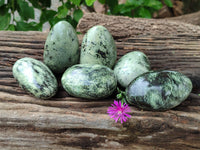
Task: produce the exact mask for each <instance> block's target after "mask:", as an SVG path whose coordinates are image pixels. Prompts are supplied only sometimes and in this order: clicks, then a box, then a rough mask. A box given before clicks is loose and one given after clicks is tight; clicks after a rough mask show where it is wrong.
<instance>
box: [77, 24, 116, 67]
mask: <svg viewBox="0 0 200 150" xmlns="http://www.w3.org/2000/svg"><path fill="white" fill-rule="evenodd" d="M116 59H117V51H116V45H115V41H114V39H113V37H112V35H111V34H110V33H109V31H108V30H107V29H106V28H105V27H103V26H100V25H97V26H94V27H92V28H90V29H89V30H88V32H87V33H86V34H85V36H84V38H83V41H82V45H81V55H80V63H81V64H100V65H105V66H107V67H109V68H112V67H113V66H114V64H115V61H116Z"/></svg>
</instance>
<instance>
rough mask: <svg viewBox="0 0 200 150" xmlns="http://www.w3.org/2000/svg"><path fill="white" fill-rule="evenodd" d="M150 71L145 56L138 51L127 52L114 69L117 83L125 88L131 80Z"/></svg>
mask: <svg viewBox="0 0 200 150" xmlns="http://www.w3.org/2000/svg"><path fill="white" fill-rule="evenodd" d="M149 70H150V62H149V60H148V58H147V56H146V55H145V54H144V53H143V52H140V51H133V52H129V53H127V54H126V55H124V56H122V57H121V58H120V59H119V60H118V61H117V63H116V65H115V67H114V73H115V75H116V77H117V81H118V83H119V84H120V85H121V86H122V87H124V88H126V87H127V86H128V85H129V84H130V82H131V81H132V80H134V79H135V78H136V77H138V76H139V75H141V74H143V73H146V72H148V71H149Z"/></svg>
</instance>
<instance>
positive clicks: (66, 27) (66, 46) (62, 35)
mask: <svg viewBox="0 0 200 150" xmlns="http://www.w3.org/2000/svg"><path fill="white" fill-rule="evenodd" d="M79 57H80V51H79V42H78V37H77V35H76V31H75V30H74V28H73V27H72V26H71V24H69V23H68V22H67V21H60V22H58V23H57V24H55V25H54V27H53V28H52V29H51V31H50V32H49V34H48V36H47V39H46V42H45V46H44V55H43V59H44V63H45V64H46V65H47V66H48V67H49V68H50V69H51V70H52V71H53V72H54V73H62V72H64V71H65V70H66V69H67V68H68V67H71V66H72V65H74V64H78V63H79Z"/></svg>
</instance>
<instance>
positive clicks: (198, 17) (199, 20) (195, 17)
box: [166, 11, 200, 26]
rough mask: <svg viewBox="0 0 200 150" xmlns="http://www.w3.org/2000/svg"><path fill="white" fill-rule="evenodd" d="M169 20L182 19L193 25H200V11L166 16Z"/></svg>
mask: <svg viewBox="0 0 200 150" xmlns="http://www.w3.org/2000/svg"><path fill="white" fill-rule="evenodd" d="M166 19H169V20H174V21H181V22H184V23H190V24H193V25H199V26H200V11H197V12H194V13H190V14H185V15H181V16H177V17H170V18H166Z"/></svg>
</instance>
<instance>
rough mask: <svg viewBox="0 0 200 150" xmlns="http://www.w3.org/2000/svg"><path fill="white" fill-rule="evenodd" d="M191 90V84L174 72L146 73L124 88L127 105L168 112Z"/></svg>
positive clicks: (183, 76)
mask: <svg viewBox="0 0 200 150" xmlns="http://www.w3.org/2000/svg"><path fill="white" fill-rule="evenodd" d="M191 90H192V82H191V80H190V79H189V78H188V77H186V76H185V75H183V74H181V73H179V72H175V71H155V72H153V71H152V72H148V73H145V74H143V75H141V76H139V77H137V78H136V79H135V80H133V81H132V82H131V83H130V85H129V86H128V87H127V88H126V96H127V101H128V103H129V104H133V105H136V106H138V107H140V108H142V109H146V110H160V111H164V110H168V109H171V108H174V107H176V106H178V105H179V104H180V103H181V102H183V101H184V100H185V99H186V98H187V97H188V95H189V94H190V92H191Z"/></svg>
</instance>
